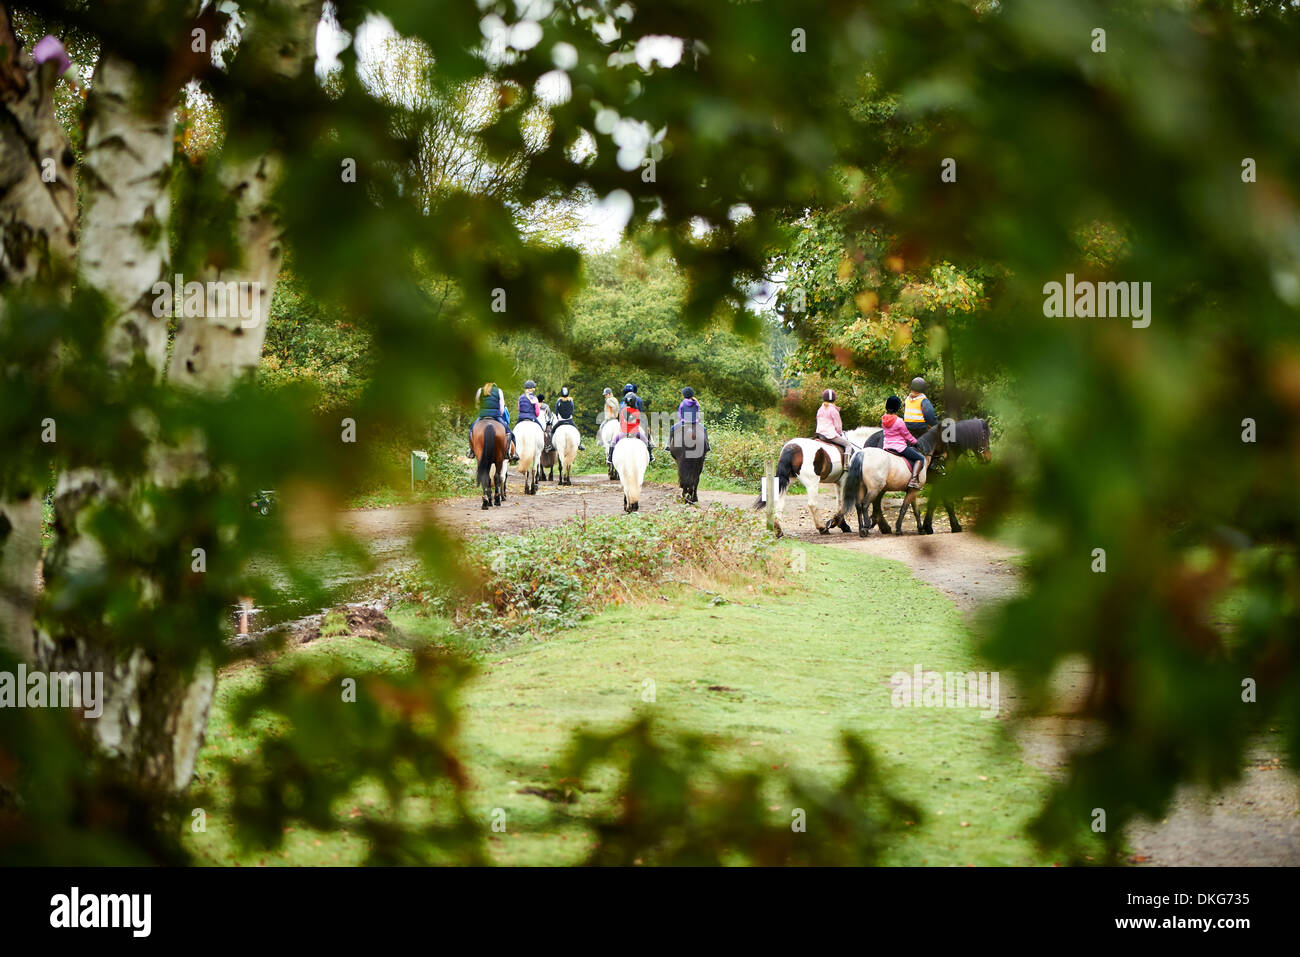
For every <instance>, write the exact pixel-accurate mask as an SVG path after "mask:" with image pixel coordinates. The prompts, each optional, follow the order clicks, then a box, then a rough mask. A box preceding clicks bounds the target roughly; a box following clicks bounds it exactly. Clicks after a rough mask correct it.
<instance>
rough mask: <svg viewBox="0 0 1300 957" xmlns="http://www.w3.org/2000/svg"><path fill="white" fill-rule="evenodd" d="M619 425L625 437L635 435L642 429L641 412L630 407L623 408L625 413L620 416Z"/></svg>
mask: <svg viewBox="0 0 1300 957" xmlns="http://www.w3.org/2000/svg"><path fill="white" fill-rule="evenodd" d="M618 424H619V427H620V428H621V429H622V430H623V434H624V435H635V434H636V432H637V430H638V429H640V428H641V410H640V409H635V408H633V407H632V406H630V405H625V406H623V411H622V412H620V413H619V414H618Z"/></svg>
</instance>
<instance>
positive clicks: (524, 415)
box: [519, 392, 537, 422]
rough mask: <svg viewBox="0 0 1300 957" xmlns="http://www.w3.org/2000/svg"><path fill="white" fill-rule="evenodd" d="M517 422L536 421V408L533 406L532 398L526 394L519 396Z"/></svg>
mask: <svg viewBox="0 0 1300 957" xmlns="http://www.w3.org/2000/svg"><path fill="white" fill-rule="evenodd" d="M519 421H520V422H536V421H537V406H535V405H534V404H533V397H532V396H531V395H529V394H528V393H527V392H525V393H523V394H522V395H520V396H519Z"/></svg>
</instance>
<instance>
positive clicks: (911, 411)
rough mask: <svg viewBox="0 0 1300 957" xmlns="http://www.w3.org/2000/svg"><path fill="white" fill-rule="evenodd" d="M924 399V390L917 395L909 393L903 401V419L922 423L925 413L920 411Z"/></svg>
mask: <svg viewBox="0 0 1300 957" xmlns="http://www.w3.org/2000/svg"><path fill="white" fill-rule="evenodd" d="M924 401H925V393H924V392H922V393H920V394H919V395H909V396H908V397H907V401H906V402H904V403H903V421H904V422H920V423H922V424H924V422H925V413H924V412H922V411H921V403H922V402H924Z"/></svg>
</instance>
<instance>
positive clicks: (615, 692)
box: [185, 546, 1050, 865]
mask: <svg viewBox="0 0 1300 957" xmlns="http://www.w3.org/2000/svg"><path fill="white" fill-rule="evenodd" d="M786 548H788V546H786ZM791 554H792V555H793V552H791ZM805 560H806V571H804V572H802V573H799V572H791V573H790V574H789V575H788V577H787V578H786V579H785V580H784V582H783V583H781V584H779V585H777V586H776V587H775V588H773V587H761V586H760V587H759V588H757V589H756V590H754V591H752V592H751V591H750V590H749V589H748V588H746V587H740V586H737V587H736V588H734V589H733V590H732V591H730V592H728V593H726V594H709V593H705V592H702V591H699V590H698V589H692V588H685V587H682V586H674V587H673V588H671V589H666V590H665V591H664V592H663V595H662V598H660V599H658V600H653V601H650V602H648V603H645V604H639V605H635V606H633V605H627V606H623V607H618V608H614V609H611V610H607V611H604V612H602V613H600V614H597V615H595V616H594V617H592V618H590V619H588V620H587V621H585V622H583V623H582V624H581V625H579V626H578V627H575V628H572V629H570V630H567V631H565V632H563V633H561V634H559V635H558V636H555V637H552V638H550V639H548V640H544V641H539V642H535V643H531V644H527V645H524V646H522V647H517V648H514V649H511V650H510V651H509V652H506V653H503V654H498V655H492V656H486V657H484V658H483V659H482V662H481V671H480V673H479V674H478V675H477V676H476V677H475V678H474V679H473V680H472V682H471V684H470V685H469V687H468V689H467V691H466V692H465V693H464V695H463V704H464V710H463V721H464V724H463V729H462V744H461V748H460V754H461V757H462V759H463V760H464V761H465V763H466V765H467V767H468V770H469V773H470V776H471V778H472V780H473V782H474V789H475V790H474V792H473V804H474V806H475V809H476V812H477V813H481V815H482V817H483V820H484V821H485V822H486V821H487V820H488V818H489V816H490V815H491V813H492V812H493V809H503V810H504V811H505V812H506V816H507V820H508V822H509V825H508V829H507V832H506V833H504V834H492V835H491V836H490V837H489V854H490V856H491V857H492V859H493V860H495V861H496V862H498V863H502V864H562V863H571V862H576V861H580V860H582V859H583V857H584V855H585V854H586V852H587V851H588V850H589V849H590V846H591V841H592V837H591V833H590V831H589V830H588V829H587V828H585V827H583V826H581V824H580V823H576V824H574V825H572V826H568V827H561V828H557V827H555V826H554V824H553V821H552V818H551V806H550V802H549V801H548V800H547V799H546V798H545V797H542V796H536V795H534V794H527V793H521V792H522V791H524V790H525V789H536V790H538V791H545V790H547V789H548V788H551V787H553V786H554V784H555V777H556V775H558V774H559V772H558V770H557V768H558V766H559V764H560V761H561V759H562V758H563V756H564V754H565V752H566V747H567V742H568V740H569V735H570V733H571V731H572V730H573V729H574V728H576V727H578V726H585V727H588V728H592V729H595V730H609V729H612V728H614V727H615V726H619V725H621V724H624V723H626V722H627V721H628V720H629V719H631V718H633V717H635V716H637V715H640V714H644V713H645V712H646V711H653V713H654V714H655V716H656V717H657V719H658V720H659V721H660V722H661V723H662V724H663V725H664V726H666V727H667V728H671V729H683V730H686V729H689V730H692V731H698V732H702V733H705V734H706V735H708V736H709V738H710V740H711V741H712V742H714V743H715V744H716V745H717V746H718V747H719V748H720V749H721V752H722V753H723V754H724V755H725V758H724V760H725V761H727V762H733V763H734V764H735V765H737V766H742V765H750V764H760V765H762V766H766V767H778V768H782V767H789V768H791V769H794V770H797V771H799V772H801V773H803V774H805V775H807V776H809V777H811V778H814V779H820V780H822V781H824V782H826V783H827V784H829V783H831V782H832V781H834V780H835V779H837V778H838V777H839V776H840V775H841V773H842V772H843V770H844V766H845V764H844V759H843V758H842V756H841V752H840V751H839V749H838V747H837V742H838V738H839V735H840V733H841V732H842V731H844V730H851V731H855V732H858V733H861V734H862V735H864V736H865V737H866V738H867V740H868V741H869V742H870V743H871V744H872V746H873V747H874V748H875V751H876V754H877V757H878V759H879V761H880V762H881V764H882V766H883V768H884V769H885V770H886V772H887V774H888V780H889V781H890V783H891V785H892V786H893V788H894V789H895V791H896V792H898V793H899V794H900V796H902V797H904V798H907V799H908V800H910V801H911V802H912V803H914V804H916V805H918V806H919V807H920V809H921V811H922V816H921V819H920V820H919V821H918V822H916V823H915V825H914V826H913V827H911V828H909V829H908V830H907V831H906V833H905V835H904V836H903V837H902V838H901V839H900V840H899V841H898V842H897V843H895V845H894V846H893V847H892V848H891V849H890V850H889V851H888V852H887V855H886V861H887V862H888V863H896V864H928V865H967V864H1035V863H1050V861H1048V860H1045V859H1044V858H1042V857H1041V856H1040V855H1039V853H1038V852H1037V851H1036V849H1035V848H1034V847H1033V845H1032V844H1031V843H1030V842H1029V840H1028V839H1027V838H1026V837H1025V836H1024V835H1025V826H1026V824H1027V823H1028V820H1029V818H1030V817H1031V816H1032V814H1033V811H1034V808H1036V807H1037V806H1038V804H1039V799H1040V797H1041V795H1042V792H1043V789H1044V787H1045V784H1046V778H1045V777H1044V776H1043V775H1042V774H1041V773H1040V772H1037V771H1035V770H1033V769H1030V768H1028V767H1026V766H1025V765H1024V764H1023V763H1022V761H1021V760H1020V757H1019V754H1018V752H1017V750H1016V748H1015V747H1014V745H1013V744H1011V743H1010V742H1009V740H1008V739H1007V737H1006V735H1005V734H1004V732H1003V722H1002V721H1001V720H994V719H990V718H988V717H984V716H982V713H981V712H980V711H979V710H978V709H976V708H966V709H944V708H895V707H893V706H892V705H891V694H890V692H891V689H890V675H891V674H893V673H895V672H897V671H908V672H910V671H911V670H912V668H913V666H914V665H918V664H919V665H922V666H923V667H924V668H925V669H926V670H935V671H940V672H946V671H953V672H956V671H965V670H978V669H979V668H980V667H981V666H980V665H979V663H978V660H977V658H976V655H975V651H974V648H973V643H972V638H971V635H970V633H969V632H968V630H967V629H966V627H965V625H964V624H963V622H962V619H961V617H960V615H959V613H958V612H957V610H956V608H955V607H954V606H953V605H952V603H951V602H950V601H949V600H948V599H946V598H945V597H943V596H942V595H941V594H939V593H938V592H936V591H934V590H933V589H931V588H930V587H928V586H926V585H924V584H922V583H921V582H919V581H917V580H916V579H914V578H913V577H912V576H911V574H910V573H909V572H908V570H907V569H906V568H905V567H904V566H903V565H901V564H899V563H897V562H893V561H889V560H885V559H879V558H875V557H872V556H865V555H860V554H853V553H849V552H846V551H841V550H836V549H834V548H830V547H826V546H806V553H805ZM392 618H393V620H394V622H395V623H396V624H397V625H398V626H399V627H400V628H402V629H403V630H404V631H405V632H406V633H407V635H408V637H410V638H415V639H417V640H418V639H419V638H421V637H428V638H431V639H436V638H437V637H438V636H439V633H440V632H441V630H442V626H441V625H439V623H438V622H437V621H436V620H431V619H429V618H421V617H417V616H416V615H415V614H414V613H413V612H411V611H410V610H403V609H401V608H399V609H396V610H395V611H394V612H393V614H392ZM292 656H314V657H317V658H318V660H322V661H329V662H330V664H331V667H335V668H337V669H338V672H339V673H341V674H352V675H359V674H364V673H366V672H368V671H389V670H399V669H402V668H405V667H407V666H408V665H409V661H410V658H409V654H408V653H407V652H406V651H403V650H400V649H395V648H391V647H388V646H385V645H382V644H378V643H376V642H373V641H367V640H363V639H358V638H351V637H343V638H329V639H321V640H319V641H317V642H314V643H312V644H311V645H308V646H304V647H302V648H300V649H298V650H296V651H295V652H293V653H292V654H291V655H290V656H286V657H292ZM259 675H260V672H259V670H258V669H257V668H256V667H254V666H244V667H243V668H241V669H238V670H234V671H232V672H229V673H226V674H224V675H223V679H222V681H221V682H220V683H219V686H218V690H217V698H216V702H215V705H214V708H213V714H212V721H211V725H210V732H209V736H208V743H207V745H206V746H205V749H204V752H203V754H202V756H201V758H200V767H199V773H200V777H201V778H202V779H203V781H204V783H205V784H206V785H207V787H208V788H209V793H210V794H211V795H212V803H214V804H215V805H216V806H215V807H208V808H206V810H207V813H208V829H207V832H206V833H202V834H189V833H187V834H186V837H185V839H186V841H187V842H189V844H190V848H191V850H192V851H193V852H194V853H195V854H196V856H197V857H198V858H199V859H200V860H201V861H204V862H208V863H213V864H222V863H236V862H237V863H242V864H258V863H266V864H268V865H269V864H351V863H356V862H359V861H360V860H361V859H362V858H363V857H364V853H365V847H364V844H363V842H362V841H361V839H360V838H359V837H358V836H356V835H355V834H354V833H352V832H350V831H349V828H348V821H349V817H350V815H352V814H353V813H354V812H353V810H352V809H353V808H354V807H356V806H358V805H360V804H362V803H370V804H373V803H374V802H376V801H382V797H381V796H380V795H379V794H378V792H377V791H376V792H375V793H367V792H363V793H358V794H356V795H355V796H354V798H353V799H351V800H349V801H348V802H344V805H346V806H344V805H340V807H339V808H338V828H337V829H336V830H334V831H332V832H328V833H315V832H311V831H298V832H295V833H290V834H287V835H286V838H285V845H284V848H283V850H282V851H281V852H276V853H270V854H267V853H252V854H246V853H240V852H239V851H238V850H237V849H236V847H235V845H234V843H233V841H232V839H231V835H230V834H229V833H228V831H227V830H226V829H225V828H224V827H223V824H222V813H221V807H220V805H221V803H222V800H223V793H225V790H224V784H223V782H222V781H221V780H220V778H219V775H218V772H217V770H216V769H217V767H218V764H217V759H218V758H219V757H221V756H235V757H238V756H239V755H240V754H243V753H248V752H250V751H251V749H253V748H255V747H256V746H257V744H256V741H255V740H254V739H251V738H249V737H247V736H245V735H244V734H243V733H241V732H238V731H237V730H236V729H235V728H233V727H232V726H231V723H230V720H229V716H228V713H227V708H228V704H229V702H230V701H231V699H232V696H233V695H234V694H236V693H238V692H239V691H240V690H244V689H247V688H248V687H250V686H251V684H252V683H255V682H258V681H259V680H260V677H259ZM647 681H652V682H653V687H654V701H653V703H648V702H646V701H645V700H643V698H644V697H645V691H646V688H647V687H648V685H647ZM711 689H724V690H711ZM611 790H612V788H610V787H604V788H602V790H601V791H599V792H595V793H589V794H583V795H582V796H581V797H580V798H579V800H578V802H577V804H576V805H573V806H571V807H570V811H571V813H574V814H576V815H577V817H578V819H579V822H580V820H581V818H582V816H583V815H584V814H586V813H590V812H591V811H592V810H595V809H597V808H599V807H601V801H602V800H608V798H606V797H605V795H607V794H609V793H610V792H611ZM778 800H779V799H778ZM769 810H770V811H771V813H772V814H773V815H774V818H775V819H778V820H780V819H784V820H789V819H790V813H791V808H790V807H785V806H781V805H780V804H773V805H772V806H771V807H770V808H769ZM815 830H816V829H815V822H810V826H809V837H810V839H815Z"/></svg>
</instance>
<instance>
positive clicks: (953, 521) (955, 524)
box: [943, 498, 961, 532]
mask: <svg viewBox="0 0 1300 957" xmlns="http://www.w3.org/2000/svg"><path fill="white" fill-rule="evenodd" d="M943 507H944V508H945V509H947V511H948V524H949V526H951V527H952V530H953V531H954V532H960V531H961V522H959V521H957V510H956V509H954V508H953V507H952V502H950V501H948V500H947V499H946V498H945V499H944V500H943Z"/></svg>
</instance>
